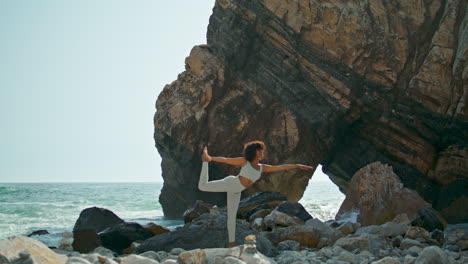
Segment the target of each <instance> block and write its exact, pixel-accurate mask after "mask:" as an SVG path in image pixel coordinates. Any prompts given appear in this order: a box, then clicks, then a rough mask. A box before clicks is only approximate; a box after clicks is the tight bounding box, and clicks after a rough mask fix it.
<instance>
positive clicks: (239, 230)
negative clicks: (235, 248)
mask: <svg viewBox="0 0 468 264" xmlns="http://www.w3.org/2000/svg"><path fill="white" fill-rule="evenodd" d="M226 229H227V228H226V215H223V214H221V215H217V214H212V213H210V214H203V215H202V216H200V217H199V218H197V219H194V220H193V221H192V222H191V223H188V224H187V225H185V226H184V227H183V228H180V229H178V230H175V231H172V232H170V233H165V234H161V235H158V236H154V237H151V238H149V239H147V240H145V241H144V242H143V243H142V244H141V245H140V246H138V247H137V249H136V252H137V253H143V252H146V251H150V250H152V251H161V250H162V251H166V252H167V251H170V250H171V249H173V248H184V249H187V250H191V249H196V248H224V247H227V244H228V238H227V230H226ZM247 235H255V236H256V237H257V249H258V250H259V251H260V252H261V253H263V254H265V255H267V256H272V255H274V250H275V249H274V248H273V245H272V243H271V242H270V241H269V240H268V239H266V238H265V237H264V236H263V235H261V234H260V233H258V232H257V231H254V230H251V229H250V228H249V224H248V223H247V222H246V221H244V220H238V221H237V226H236V243H237V244H238V245H242V244H243V243H244V238H245V237H246V236H247Z"/></svg>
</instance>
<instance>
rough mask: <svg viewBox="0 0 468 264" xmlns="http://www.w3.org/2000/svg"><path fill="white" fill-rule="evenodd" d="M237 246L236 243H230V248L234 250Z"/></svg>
mask: <svg viewBox="0 0 468 264" xmlns="http://www.w3.org/2000/svg"><path fill="white" fill-rule="evenodd" d="M235 246H237V245H236V242H229V248H233V247H235Z"/></svg>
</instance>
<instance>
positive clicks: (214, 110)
mask: <svg viewBox="0 0 468 264" xmlns="http://www.w3.org/2000/svg"><path fill="white" fill-rule="evenodd" d="M467 13H468V12H467V4H466V1H462V0H450V1H423V0H396V1H383V0H375V1H354V2H353V1H345V2H343V1H337V0H331V1H326V2H323V1H316V0H311V1H306V0H298V1H292V0H285V1H274V0H238V1H234V0H217V1H216V3H215V6H214V8H213V14H212V16H211V18H210V24H209V26H208V32H207V45H203V46H197V47H195V48H194V49H193V50H192V52H191V54H190V56H189V57H188V58H187V59H186V71H185V72H183V73H181V74H179V76H178V79H177V80H176V81H174V82H173V83H171V84H170V85H167V86H166V87H165V88H164V90H163V92H162V93H161V94H160V95H159V97H158V100H157V102H156V108H157V112H156V115H155V117H154V124H155V134H154V138H155V141H156V147H157V148H158V151H159V153H160V154H161V156H162V159H163V160H162V171H163V178H164V187H163V190H162V191H161V196H160V202H161V204H162V206H163V209H164V212H165V214H166V216H170V217H179V218H180V217H181V215H182V213H183V212H184V211H185V210H186V209H187V208H188V207H189V206H191V205H192V204H193V201H195V200H197V199H201V200H204V201H207V202H209V203H213V204H218V205H223V204H224V203H225V196H224V195H223V194H214V193H203V192H200V191H198V190H197V188H196V186H197V184H196V183H197V180H198V176H199V175H198V173H199V171H200V168H201V162H200V153H201V150H202V147H203V146H204V145H208V147H209V150H210V153H212V154H213V155H222V156H229V157H233V156H240V155H241V151H242V143H244V142H246V141H249V140H253V139H260V140H264V141H265V142H266V143H267V146H268V150H267V153H266V159H265V161H263V162H264V163H271V164H277V163H292V162H294V163H307V164H310V165H313V166H316V165H317V164H319V163H321V164H322V165H323V169H324V172H325V173H327V175H329V176H330V178H331V179H332V181H333V182H335V183H336V184H337V185H338V186H339V187H340V190H342V191H343V192H346V191H347V190H348V187H349V182H350V180H351V177H352V175H354V174H355V172H356V171H358V170H359V169H360V168H362V167H364V166H365V165H367V164H369V163H372V162H375V161H381V162H383V163H386V164H389V165H390V166H392V167H393V168H394V170H395V172H396V174H398V175H399V176H400V178H401V181H402V183H403V184H404V185H405V186H406V187H407V188H410V189H413V190H416V191H417V192H418V193H419V194H420V195H421V196H422V197H423V198H424V200H426V201H428V202H429V203H431V204H432V206H433V207H434V208H435V209H436V210H438V211H439V212H441V213H442V214H443V216H444V218H446V219H447V220H448V222H450V223H456V222H467V221H468V210H463V208H464V205H465V204H466V202H468V198H467V196H466V189H467V187H466V186H467V182H468V173H467V167H466V164H468V156H467V151H466V150H467V146H468V132H467V131H468V130H467V129H466V127H467V123H468V108H467V105H466V102H467V101H468V92H467V86H466V81H467V78H468V76H467V71H466V58H467V57H468V41H467V40H468V27H467V24H468V16H467V15H466V14H467ZM237 173H238V168H234V167H232V166H227V165H221V164H210V179H220V178H222V177H225V176H227V175H230V174H232V175H236V174H237ZM309 177H310V173H306V172H302V171H296V170H294V171H288V172H279V173H272V174H271V175H268V177H263V178H262V179H261V180H260V181H258V182H257V183H256V184H255V185H254V186H253V187H251V188H249V189H248V190H246V191H244V193H245V194H247V195H248V194H252V193H254V192H255V191H260V190H268V191H279V192H281V193H283V194H285V195H286V196H287V197H288V200H290V201H292V202H295V201H298V200H299V199H300V198H301V196H302V194H303V191H304V189H305V188H306V187H307V184H308V179H309ZM181 189H183V192H181V191H180V190H181ZM390 220H391V219H390Z"/></svg>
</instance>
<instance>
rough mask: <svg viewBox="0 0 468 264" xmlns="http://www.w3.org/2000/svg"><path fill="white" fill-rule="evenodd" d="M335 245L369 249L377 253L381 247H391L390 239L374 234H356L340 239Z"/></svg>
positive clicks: (351, 248) (352, 248) (345, 247)
mask: <svg viewBox="0 0 468 264" xmlns="http://www.w3.org/2000/svg"><path fill="white" fill-rule="evenodd" d="M334 245H335V246H340V247H342V248H344V249H346V250H348V251H353V250H355V249H360V250H367V251H369V252H371V253H372V254H377V253H378V251H379V250H380V249H384V248H391V243H390V240H388V239H387V238H385V237H382V236H377V235H373V234H354V235H348V236H346V237H343V238H340V239H338V241H336V243H335V244H334Z"/></svg>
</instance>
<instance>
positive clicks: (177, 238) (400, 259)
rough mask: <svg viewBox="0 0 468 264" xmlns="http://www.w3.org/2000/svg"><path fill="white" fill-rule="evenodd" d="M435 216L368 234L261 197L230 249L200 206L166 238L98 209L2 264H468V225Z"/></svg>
mask: <svg viewBox="0 0 468 264" xmlns="http://www.w3.org/2000/svg"><path fill="white" fill-rule="evenodd" d="M430 210H431V208H430V207H421V209H420V210H418V212H417V213H416V216H415V217H414V218H413V219H409V218H408V216H407V215H406V214H401V215H398V216H397V217H395V218H394V219H392V221H389V222H386V223H383V224H381V225H367V226H361V224H360V223H359V222H356V221H353V219H344V218H343V216H342V219H340V220H330V221H326V222H322V221H320V220H318V219H315V218H313V217H312V216H311V215H309V214H308V212H307V211H306V210H305V209H304V208H303V207H302V206H301V205H300V204H299V203H291V202H288V201H284V196H282V195H280V194H278V193H269V192H261V193H257V194H255V195H253V196H249V197H247V198H246V199H244V200H243V201H242V202H241V205H240V208H239V213H238V219H237V229H236V243H237V244H238V246H237V247H234V248H230V249H229V248H226V246H227V231H226V209H225V208H219V207H217V206H211V205H209V204H207V203H205V202H202V201H197V202H196V203H195V205H194V206H193V207H192V208H190V209H188V210H186V212H185V219H184V220H185V225H184V226H182V227H179V228H176V229H175V230H167V229H165V228H164V227H161V226H158V225H155V224H152V223H150V224H147V225H144V226H142V225H139V224H137V223H129V222H125V221H123V220H122V219H120V218H119V217H118V216H117V215H115V214H114V213H112V212H111V211H109V210H107V209H104V208H97V207H92V208H87V209H85V210H83V211H82V212H81V214H80V216H79V218H78V220H77V221H76V223H75V227H74V229H73V233H72V232H65V233H64V234H63V235H64V238H63V239H62V241H60V247H59V248H48V247H47V246H46V245H44V244H42V243H41V242H39V241H37V240H34V239H32V238H28V237H24V236H13V237H9V238H7V239H4V240H1V241H0V263H2V264H3V263H8V264H30V263H51V264H52V263H53V264H55V263H67V264H89V263H91V264H99V263H103V264H114V263H115V264H117V263H120V264H146V263H147V264H158V263H160V264H169V263H187V264H188V263H217V264H222V263H238V264H242V263H278V264H291V263H296V264H299V263H304V264H305V263H311V264H312V263H314V264H315V263H317V264H318V263H329V264H331V263H338V264H364V263H375V264H377V263H379V264H397V263H400V264H403V263H405V264H412V263H415V264H421V263H428V264H429V263H431V264H432V263H453V264H462V263H468V224H458V225H449V226H448V227H447V228H446V227H445V225H444V223H442V222H441V221H440V220H441V219H440V218H438V217H437V215H435V218H434V217H428V215H429V216H430V214H428V213H427V211H430ZM432 210H433V209H432ZM433 216H434V215H433ZM356 219H357V218H356ZM356 219H354V220H356ZM436 227H440V228H442V229H444V230H441V229H437V228H436ZM37 233H39V234H41V233H43V232H36V234H37Z"/></svg>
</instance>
